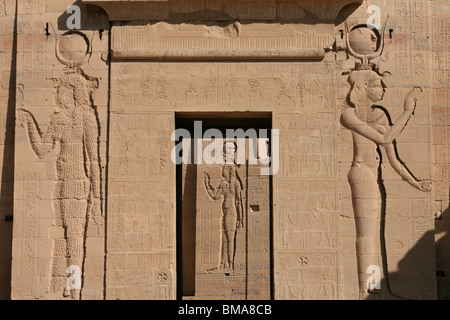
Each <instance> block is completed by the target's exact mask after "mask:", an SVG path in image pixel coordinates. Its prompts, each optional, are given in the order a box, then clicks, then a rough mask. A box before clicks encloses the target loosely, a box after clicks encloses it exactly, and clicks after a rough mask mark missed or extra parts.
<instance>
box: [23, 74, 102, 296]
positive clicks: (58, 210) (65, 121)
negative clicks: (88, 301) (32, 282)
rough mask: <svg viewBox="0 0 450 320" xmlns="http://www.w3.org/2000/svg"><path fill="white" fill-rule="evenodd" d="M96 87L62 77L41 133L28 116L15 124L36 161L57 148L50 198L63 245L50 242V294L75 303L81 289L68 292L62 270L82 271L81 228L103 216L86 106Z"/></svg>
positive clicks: (92, 124)
mask: <svg viewBox="0 0 450 320" xmlns="http://www.w3.org/2000/svg"><path fill="white" fill-rule="evenodd" d="M97 86H98V82H97V79H94V78H90V77H88V76H86V75H84V73H83V72H82V71H81V69H80V70H71V71H67V72H65V74H64V75H63V76H62V77H61V78H60V79H59V80H58V81H57V83H56V99H55V100H56V105H57V107H58V109H59V110H58V111H56V112H55V113H53V114H52V115H51V117H50V120H49V124H48V126H47V129H46V130H45V131H44V132H43V131H41V129H40V128H39V126H38V124H37V122H36V120H35V118H34V116H33V115H32V113H31V112H29V111H28V110H24V109H20V110H19V111H18V122H19V124H20V125H21V126H23V127H25V128H26V130H27V132H28V137H29V141H30V144H31V148H32V150H33V151H34V153H35V154H36V156H37V157H38V158H39V159H42V158H43V157H44V156H46V155H47V154H48V153H49V152H50V151H52V150H54V149H55V148H56V146H57V145H59V151H58V155H57V159H56V173H57V180H56V181H55V184H54V187H53V191H52V197H53V210H54V217H55V219H54V226H60V227H63V229H64V239H56V240H54V241H55V249H54V252H53V267H52V281H51V291H52V292H59V290H61V291H62V294H63V296H65V297H68V296H70V297H71V298H72V299H79V298H80V294H81V287H80V286H68V283H67V278H68V274H67V270H68V268H69V267H70V270H73V269H76V270H83V268H84V257H85V252H84V250H85V239H86V229H87V224H86V222H87V221H88V220H89V219H91V220H92V221H94V222H96V223H97V222H98V223H100V224H101V223H102V222H101V219H102V215H103V214H102V210H101V200H100V193H101V191H100V188H101V187H100V165H99V156H98V152H99V150H98V139H99V127H98V123H97V116H96V113H95V111H94V109H93V107H92V100H91V99H92V97H91V94H92V92H93V90H94V89H95V88H97ZM56 150H58V149H56ZM61 240H62V242H61ZM80 276H82V275H80Z"/></svg>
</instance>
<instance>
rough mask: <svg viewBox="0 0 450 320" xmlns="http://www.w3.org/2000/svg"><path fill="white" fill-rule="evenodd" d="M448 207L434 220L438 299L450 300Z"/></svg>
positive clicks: (449, 228)
mask: <svg viewBox="0 0 450 320" xmlns="http://www.w3.org/2000/svg"><path fill="white" fill-rule="evenodd" d="M449 233H450V207H448V208H447V209H446V210H445V211H444V212H442V215H441V217H440V218H439V219H437V220H436V280H437V290H438V299H440V300H450V234H449Z"/></svg>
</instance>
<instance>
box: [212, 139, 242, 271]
mask: <svg viewBox="0 0 450 320" xmlns="http://www.w3.org/2000/svg"><path fill="white" fill-rule="evenodd" d="M227 144H228V143H225V145H224V148H227V147H226V145H227ZM231 144H234V143H230V145H231ZM227 154H228V155H230V154H233V153H232V152H229V153H227ZM228 162H229V161H227V163H228ZM203 178H204V184H205V188H206V192H207V193H208V195H209V197H210V198H211V199H213V200H219V199H220V198H221V197H223V201H222V216H221V239H222V244H221V255H220V263H219V267H218V270H222V271H230V270H231V271H232V270H234V253H235V240H236V231H237V229H238V228H242V227H243V217H242V214H243V202H242V189H243V185H242V181H241V179H240V177H239V175H238V173H237V165H236V164H234V163H231V164H229V163H228V164H225V165H224V166H223V167H222V180H221V181H220V184H219V185H218V186H217V187H213V186H212V185H211V182H210V177H209V175H208V173H206V172H204V173H203ZM213 270H216V268H215V269H213ZM213 270H208V271H213Z"/></svg>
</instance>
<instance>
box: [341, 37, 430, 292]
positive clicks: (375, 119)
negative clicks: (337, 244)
mask: <svg viewBox="0 0 450 320" xmlns="http://www.w3.org/2000/svg"><path fill="white" fill-rule="evenodd" d="M348 38H349V37H348V36H347V47H348V50H349V51H350V54H351V55H353V56H355V57H356V58H359V59H361V60H362V64H361V65H360V66H358V67H357V68H356V69H355V70H353V71H352V72H351V73H350V74H349V77H348V82H349V84H350V92H349V94H348V103H349V106H350V107H349V108H347V109H345V110H344V111H343V112H342V114H341V123H342V125H343V126H344V127H345V128H347V129H349V130H351V131H352V138H353V161H352V165H351V169H350V171H349V173H348V181H349V184H350V188H351V195H352V203H353V212H354V217H355V224H356V254H357V264H358V265H357V269H358V281H359V295H360V298H364V297H366V296H367V295H368V294H376V293H380V291H381V290H380V286H373V287H368V284H367V282H366V281H367V279H368V276H369V275H370V274H368V273H367V272H368V271H367V270H368V269H369V267H370V266H378V267H380V270H382V272H381V274H384V275H385V278H386V279H385V280H386V283H387V289H388V291H389V292H388V293H387V294H390V295H394V294H393V293H392V292H390V288H389V278H388V270H386V268H387V262H386V248H385V238H384V221H383V220H384V219H383V218H384V217H383V214H384V212H383V208H382V201H383V198H382V190H384V187H383V186H382V178H381V176H380V174H381V170H379V169H380V164H381V152H380V148H384V149H385V151H386V155H387V161H388V162H389V164H390V165H391V166H392V168H393V169H394V170H395V172H397V173H398V174H399V175H400V176H401V177H402V179H403V180H404V181H406V182H408V183H409V184H410V185H411V186H413V187H414V188H416V189H418V190H420V191H423V192H428V191H430V190H431V180H429V179H425V180H418V179H417V178H415V177H414V176H413V175H412V174H411V172H410V171H409V170H408V169H407V168H406V167H405V166H404V164H403V163H402V162H401V161H400V160H399V159H398V156H397V153H396V149H395V144H394V142H395V139H396V138H397V137H398V136H399V134H400V133H401V132H402V130H403V129H404V128H405V126H406V125H407V123H408V121H409V119H410V118H411V116H412V115H413V114H414V110H415V108H416V105H417V100H418V99H419V98H420V96H421V94H422V89H421V88H413V89H412V90H411V91H410V92H409V93H408V94H407V95H406V97H405V99H404V103H403V113H402V114H401V115H400V116H399V117H398V119H397V120H396V121H395V123H394V124H390V123H389V118H388V114H387V110H386V109H383V108H381V107H379V106H377V105H375V104H376V103H377V102H379V101H381V100H382V99H383V97H384V93H385V87H386V86H385V82H384V80H385V79H384V78H385V75H383V74H380V73H378V72H377V71H375V69H376V68H374V65H369V62H370V59H373V58H375V57H377V54H378V56H379V53H380V51H381V50H380V48H379V50H378V51H377V52H375V54H371V55H362V54H357V53H355V52H354V51H353V50H352V48H351V46H350V44H349V42H348ZM370 39H371V40H372V41H373V36H371V37H370ZM375 67H376V66H375ZM394 296H395V295H394Z"/></svg>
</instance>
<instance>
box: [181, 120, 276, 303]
mask: <svg viewBox="0 0 450 320" xmlns="http://www.w3.org/2000/svg"><path fill="white" fill-rule="evenodd" d="M176 120H177V121H176V122H177V123H176V126H177V129H185V130H186V131H184V133H187V132H189V134H190V136H191V138H186V137H183V140H184V139H186V140H185V141H184V143H183V150H182V154H183V156H184V157H185V158H184V161H183V162H182V163H180V164H179V165H177V264H178V266H177V275H178V279H177V280H178V281H177V282H178V288H177V289H178V290H177V291H178V298H179V299H202V300H204V299H216V300H223V299H226V300H230V299H238V300H243V299H249V300H257V299H264V300H267V299H270V298H271V287H272V284H271V282H272V276H271V273H272V225H271V221H272V192H271V190H272V189H271V183H272V177H271V176H270V175H265V174H262V172H263V170H261V169H262V168H263V167H266V168H267V167H268V164H267V162H266V163H263V162H264V161H260V160H261V159H262V158H264V157H266V156H269V154H268V151H269V150H270V148H269V145H270V141H269V137H270V128H271V115H270V113H269V114H266V113H251V114H242V113H220V114H218V113H214V114H188V113H183V114H177V117H176ZM199 124H201V129H200V128H199ZM210 129H213V130H216V131H215V132H216V134H219V133H221V134H222V137H223V141H222V140H221V141H218V140H216V139H215V138H216V136H214V139H211V140H208V139H207V138H206V136H204V134H207V133H208V132H211V130H210ZM227 129H228V130H234V132H238V131H236V130H238V129H242V131H241V133H242V132H245V134H246V135H248V136H246V137H243V138H233V139H229V136H228V140H227V139H226V137H227ZM200 130H201V133H202V134H201V137H198V134H199V132H200ZM264 132H268V135H267V136H265V134H264ZM194 133H197V135H196V136H194ZM254 133H256V139H255V136H254V135H252V134H254ZM261 133H262V134H261ZM250 135H251V137H249V136H250ZM205 138H206V139H205ZM180 140H181V139H180ZM180 140H178V142H176V143H180ZM214 143H216V145H215V146H216V148H211V147H212V146H213V147H214ZM188 146H189V147H188ZM189 148H190V153H189V157H188V156H187V154H186V150H187V152H189ZM208 148H209V152H208ZM243 148H244V149H245V152H243V150H242V149H243ZM198 150H200V151H199V152H198ZM227 152H228V153H227ZM239 152H241V153H239ZM253 152H254V153H253ZM219 153H220V154H219ZM227 154H228V158H227ZM230 154H232V157H230V156H229V155H230ZM208 155H212V156H213V157H215V160H218V159H219V158H220V157H223V158H222V159H223V163H222V164H221V163H217V162H218V161H216V162H213V161H212V159H209V160H208V159H207V158H208ZM255 155H256V156H257V159H256V163H255V158H253V159H252V158H251V157H252V156H255ZM200 157H201V158H202V159H201V160H199V158H200ZM238 157H239V159H238ZM188 158H189V161H187V159H188ZM227 160H228V161H227ZM185 162H188V163H185Z"/></svg>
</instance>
